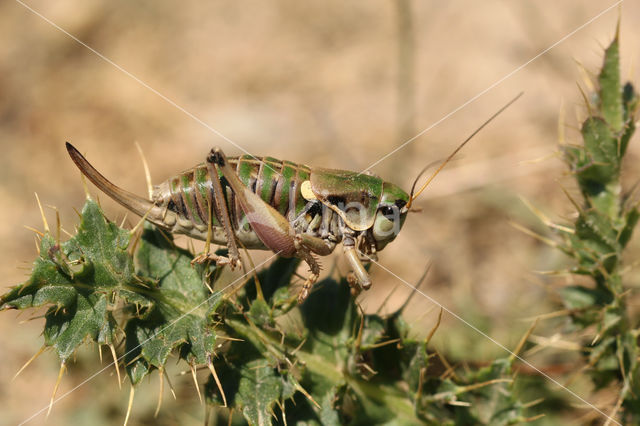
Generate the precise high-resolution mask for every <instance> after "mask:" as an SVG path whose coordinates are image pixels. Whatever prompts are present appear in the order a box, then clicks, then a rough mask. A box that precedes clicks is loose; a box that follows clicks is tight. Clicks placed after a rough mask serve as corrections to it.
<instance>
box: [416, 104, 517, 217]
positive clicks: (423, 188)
mask: <svg viewBox="0 0 640 426" xmlns="http://www.w3.org/2000/svg"><path fill="white" fill-rule="evenodd" d="M523 94H524V92H520V93H519V94H518V95H517V96H516V97H515V98H513V99H511V100H510V101H509V102H507V104H506V105H505V106H503V107H502V108H500V109H499V110H498V111H497V112H496V113H495V114H493V115H492V116H491V117H489V119H488V120H487V121H485V122H484V123H482V125H480V127H478V128H477V129H476V130H474V132H473V133H471V135H469V137H468V138H467V139H465V140H464V142H462V143H461V144H460V145H459V146H458V147H457V148H456V149H455V150H454V151H453V152H452V153H451V154H450V155H449V156H448V157H447V159H446V160H444V161H443V162H442V164H440V167H438V168H437V169H436V171H435V172H433V174H432V175H431V176H429V179H427V181H426V182H425V183H424V185H422V187H420V189H419V190H418V192H416V194H415V195H413V190H414V189H415V185H416V183H417V181H418V179H419V178H420V175H422V173H424V171H425V169H423V170H422V171H421V172H420V174H419V175H418V178H416V181H415V182H414V183H413V187H412V188H411V195H410V197H409V202H408V203H407V206H406V208H407V209H408V208H410V207H411V204H412V203H413V200H415V199H416V198H418V196H419V195H420V194H422V191H424V190H425V188H426V187H427V186H428V185H429V184H430V183H431V181H432V180H433V179H434V178H435V177H436V176H437V175H438V173H440V171H442V169H444V166H446V165H447V163H449V161H451V159H452V158H453V157H455V155H456V154H457V153H458V152H460V150H461V149H462V147H464V146H465V145H466V144H467V142H469V141H470V140H471V139H472V138H473V137H474V136H475V135H477V134H478V132H480V130H482V129H484V128H485V127H486V126H487V124H489V123H491V121H493V119H494V118H496V117H497V116H499V115H500V114H501V113H502V112H503V111H504V110H505V109H507V108H509V107H510V106H511V104H513V103H514V102H515V101H517V100H518V99H519V98H520V97H521V96H522V95H523Z"/></svg>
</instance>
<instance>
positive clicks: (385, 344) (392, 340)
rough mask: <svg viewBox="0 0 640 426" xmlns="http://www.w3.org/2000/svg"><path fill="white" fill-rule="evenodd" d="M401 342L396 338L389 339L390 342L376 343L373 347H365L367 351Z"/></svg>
mask: <svg viewBox="0 0 640 426" xmlns="http://www.w3.org/2000/svg"><path fill="white" fill-rule="evenodd" d="M401 341H402V339H401V338H399V337H398V338H397V339H391V340H387V341H384V342H380V343H376V344H374V345H368V346H367V350H369V349H377V348H381V347H383V346H387V345H391V344H393V343H396V342H401ZM365 367H368V366H366V365H365Z"/></svg>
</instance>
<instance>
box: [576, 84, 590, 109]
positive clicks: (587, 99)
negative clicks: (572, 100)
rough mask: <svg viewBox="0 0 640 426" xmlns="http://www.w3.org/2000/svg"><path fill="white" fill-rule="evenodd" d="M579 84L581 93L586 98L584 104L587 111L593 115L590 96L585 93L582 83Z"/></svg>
mask: <svg viewBox="0 0 640 426" xmlns="http://www.w3.org/2000/svg"><path fill="white" fill-rule="evenodd" d="M576 84H577V83H576ZM577 86H578V90H579V91H580V94H581V95H582V99H584V104H585V105H586V107H587V112H588V113H589V116H590V117H592V116H593V111H591V102H589V98H588V97H587V94H586V93H584V90H582V86H580V84H577Z"/></svg>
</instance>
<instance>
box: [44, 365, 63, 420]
mask: <svg viewBox="0 0 640 426" xmlns="http://www.w3.org/2000/svg"><path fill="white" fill-rule="evenodd" d="M65 369H66V366H65V364H64V361H63V362H62V363H61V364H60V372H58V380H56V385H55V386H54V388H53V394H52V395H51V400H50V401H49V409H48V410H47V416H46V417H49V414H50V413H51V409H52V408H53V402H54V399H55V398H56V392H58V386H60V382H61V381H62V375H63V374H64V370H65Z"/></svg>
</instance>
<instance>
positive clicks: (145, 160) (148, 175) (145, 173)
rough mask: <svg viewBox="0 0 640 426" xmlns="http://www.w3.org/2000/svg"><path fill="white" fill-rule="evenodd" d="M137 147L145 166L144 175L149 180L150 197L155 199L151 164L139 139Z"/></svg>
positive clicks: (136, 142) (148, 190) (136, 143)
mask: <svg viewBox="0 0 640 426" xmlns="http://www.w3.org/2000/svg"><path fill="white" fill-rule="evenodd" d="M134 144H135V146H136V149H137V150H138V154H140V159H141V160H142V167H143V168H144V177H145V179H146V181H147V192H148V193H149V199H150V200H151V199H153V184H152V183H151V173H149V164H147V159H146V158H145V157H144V152H142V147H140V144H139V143H138V141H135V142H134Z"/></svg>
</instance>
